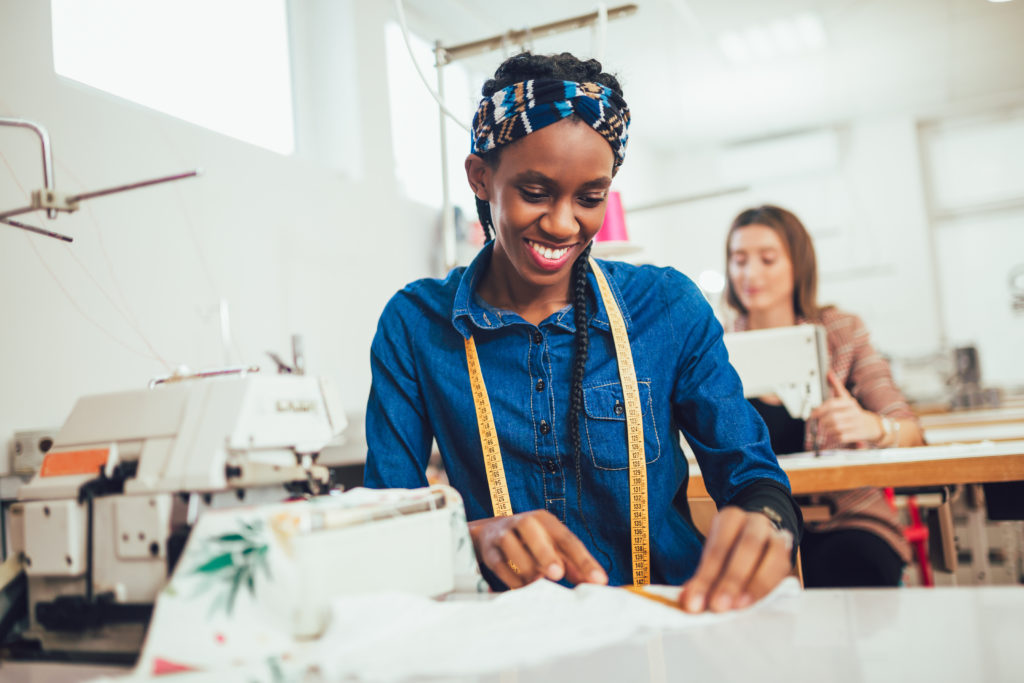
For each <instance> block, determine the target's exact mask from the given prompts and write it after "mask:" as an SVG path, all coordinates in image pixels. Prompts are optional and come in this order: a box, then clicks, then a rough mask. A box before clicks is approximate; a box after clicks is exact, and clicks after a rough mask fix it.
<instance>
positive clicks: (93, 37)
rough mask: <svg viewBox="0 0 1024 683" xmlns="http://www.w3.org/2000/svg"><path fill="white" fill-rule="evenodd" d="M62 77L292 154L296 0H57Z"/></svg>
mask: <svg viewBox="0 0 1024 683" xmlns="http://www.w3.org/2000/svg"><path fill="white" fill-rule="evenodd" d="M51 7H52V11H53V62H54V69H55V70H56V72H57V73H58V74H60V75H61V76H65V77H67V78H71V79H74V80H76V81H79V82H81V83H85V84H87V85H90V86H92V87H94V88H99V89H101V90H105V91H107V92H109V93H112V94H114V95H117V96H119V97H123V98H125V99H128V100H132V101H133V102H137V103H138V104H141V105H144V106H146V107H150V108H152V109H156V110H159V111H162V112H164V113H166V114H170V115H171V116H175V117H177V118H180V119H184V120H186V121H189V122H191V123H195V124H197V125H200V126H203V127H205V128H209V129H210V130H214V131H217V132H219V133H223V134H225V135H229V136H231V137H234V138H238V139H239V140H244V141H246V142H250V143H252V144H255V145H259V146H261V147H264V148H266V149H270V150H273V151H275V152H280V153H282V154H290V153H291V152H292V151H293V150H294V148H295V133H294V123H293V119H292V91H291V64H290V59H289V50H288V17H287V10H286V0H146V1H145V2H141V1H140V0H51Z"/></svg>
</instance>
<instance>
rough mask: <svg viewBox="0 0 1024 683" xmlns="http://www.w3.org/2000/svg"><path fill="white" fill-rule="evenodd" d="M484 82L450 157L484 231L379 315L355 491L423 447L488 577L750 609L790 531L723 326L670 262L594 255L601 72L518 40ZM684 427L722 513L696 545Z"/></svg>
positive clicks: (614, 119) (608, 100)
mask: <svg viewBox="0 0 1024 683" xmlns="http://www.w3.org/2000/svg"><path fill="white" fill-rule="evenodd" d="M482 94H483V99H482V100H481V101H480V105H479V107H478V109H477V114H476V116H475V117H474V121H473V127H472V138H471V140H472V142H471V148H470V154H469V156H468V157H467V158H466V162H465V169H466V177H467V180H468V183H469V186H470V189H471V190H472V191H473V193H474V195H475V196H476V202H477V210H478V213H479V216H480V221H481V224H482V225H483V226H484V231H485V234H486V236H487V239H488V243H487V244H486V245H485V246H484V248H483V249H482V250H481V251H480V253H479V254H478V255H477V257H476V259H475V260H474V261H473V262H472V263H471V264H470V265H469V266H468V267H466V268H456V269H455V270H453V271H452V272H451V273H449V275H448V277H447V278H446V279H444V280H434V279H427V280H419V281H417V282H414V283H412V284H410V285H408V286H407V287H406V288H405V289H403V290H402V291H400V292H399V293H398V294H396V295H395V296H394V297H393V298H392V299H391V301H390V302H389V303H388V305H387V307H386V308H385V310H384V312H383V314H382V315H381V318H380V322H379V324H378V328H377V335H376V337H375V338H374V341H373V347H372V349H371V368H372V372H373V383H372V386H371V389H370V398H369V403H368V406H367V423H366V435H367V443H368V446H369V449H368V453H367V459H366V475H365V481H366V483H367V485H369V486H374V487H419V486H424V485H426V483H427V480H426V476H425V469H426V466H427V461H428V458H429V456H430V451H431V448H430V447H431V441H432V440H436V441H437V445H438V449H439V451H440V453H441V457H442V459H443V460H444V463H445V469H446V471H447V473H448V476H449V479H450V482H451V484H452V485H453V486H454V487H455V488H456V489H458V491H459V492H460V493H461V495H462V496H463V499H464V502H465V504H466V513H467V516H468V519H469V520H470V535H471V537H472V540H473V544H474V548H475V550H476V554H477V559H478V560H479V562H480V565H481V568H482V570H483V571H484V575H485V576H486V577H487V579H488V581H489V582H490V583H491V585H492V586H493V587H495V588H499V589H500V588H505V587H509V588H518V587H520V586H523V585H525V584H527V583H530V582H531V581H533V580H535V579H538V578H542V577H543V578H548V579H551V580H555V581H565V582H568V583H580V582H595V583H605V582H610V583H612V584H628V583H635V584H644V583H649V582H652V581H653V582H657V583H673V584H680V583H683V582H686V584H685V585H686V587H685V590H684V591H683V593H682V596H683V597H682V603H683V607H684V608H686V609H689V610H691V611H702V610H704V609H712V610H716V611H721V610H727V609H733V608H740V607H744V606H746V605H749V604H750V603H751V602H753V601H754V600H757V599H759V598H760V597H762V596H763V595H765V594H767V593H768V591H770V590H771V589H772V588H773V587H774V586H775V585H776V584H778V582H779V581H780V580H781V579H782V578H783V577H784V576H785V575H786V574H787V573H788V572H789V570H790V568H791V563H792V548H793V546H794V540H795V539H798V538H799V536H800V528H801V525H800V520H799V515H798V512H797V510H796V507H795V504H794V503H793V500H792V497H791V496H790V494H789V488H788V482H787V480H786V476H785V474H783V472H782V471H781V469H779V467H778V463H777V462H776V461H775V458H774V456H773V455H772V453H771V449H770V448H769V445H768V436H767V432H766V431H765V429H764V425H763V423H761V422H760V420H759V419H758V417H757V414H756V413H755V412H754V411H753V409H752V408H751V407H750V406H749V404H747V402H746V401H745V400H744V399H743V395H742V390H741V387H740V383H739V378H738V377H737V376H736V373H735V371H733V369H732V367H731V366H730V365H729V363H728V359H727V356H726V352H725V347H724V345H723V343H722V328H721V326H720V325H719V324H718V323H717V321H716V320H715V318H714V315H713V314H712V312H711V308H710V307H709V306H708V304H707V302H706V301H705V300H704V297H703V296H702V295H701V293H700V291H699V290H698V289H697V287H696V286H695V285H694V284H693V283H692V282H691V281H690V280H689V279H687V278H686V277H685V276H683V275H682V274H680V273H679V272H677V271H675V270H673V269H671V268H655V267H652V266H633V265H630V264H626V263H616V262H611V261H598V260H594V259H591V258H590V257H589V255H590V246H591V243H592V242H593V239H594V236H595V235H596V234H597V232H598V230H599V229H600V227H601V223H602V220H603V218H604V213H605V205H606V200H607V196H608V191H609V187H610V185H611V182H612V178H613V177H614V175H615V173H616V171H617V170H618V168H619V165H620V164H621V163H622V161H623V159H624V157H625V149H626V141H627V133H626V131H627V128H628V124H629V108H628V107H627V105H626V102H625V100H624V99H623V96H622V90H621V88H620V87H619V84H618V81H617V79H616V78H615V77H614V76H611V75H609V74H606V73H603V72H602V71H601V65H600V64H599V63H598V62H597V61H595V60H589V61H581V60H579V59H577V58H575V57H573V56H572V55H569V54H561V55H554V56H538V55H532V54H529V53H524V54H521V55H517V56H515V57H512V58H510V59H509V60H507V61H506V62H505V63H504V64H502V65H501V66H500V67H499V68H498V70H497V72H496V73H495V77H494V79H491V80H488V81H487V83H486V84H485V85H484V87H483V90H482ZM680 430H682V431H683V432H685V434H686V438H687V441H688V442H689V443H690V444H691V445H692V446H693V450H694V452H695V453H696V455H697V457H698V459H699V461H700V466H701V470H702V472H704V477H705V481H706V482H710V486H709V489H713V492H712V496H713V497H714V498H715V499H716V501H717V502H718V503H719V504H720V506H721V508H722V511H721V513H720V514H719V516H718V517H717V521H716V522H715V524H714V526H713V528H712V531H711V533H710V535H709V537H708V540H707V544H706V547H705V548H704V549H702V547H701V541H702V539H701V537H700V536H699V535H698V533H697V532H696V530H695V528H694V526H693V524H692V521H691V519H690V512H689V508H688V506H687V504H686V500H685V490H686V479H687V465H686V459H685V457H684V456H683V454H682V451H681V449H680V445H679V444H680V441H679V431H680Z"/></svg>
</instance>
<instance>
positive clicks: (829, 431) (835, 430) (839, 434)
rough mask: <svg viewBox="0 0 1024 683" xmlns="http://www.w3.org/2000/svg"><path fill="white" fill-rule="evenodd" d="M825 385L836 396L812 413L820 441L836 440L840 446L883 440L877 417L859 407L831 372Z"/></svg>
mask: <svg viewBox="0 0 1024 683" xmlns="http://www.w3.org/2000/svg"><path fill="white" fill-rule="evenodd" d="M828 382H829V384H831V385H832V389H833V391H834V392H835V394H836V395H835V396H834V397H833V398H830V399H828V400H827V401H825V402H824V403H822V404H821V405H820V406H818V407H817V408H815V409H814V410H812V411H811V419H812V420H817V421H818V436H819V437H820V438H821V439H822V441H827V440H831V439H838V440H839V442H840V443H844V444H847V443H854V442H856V441H877V440H879V439H880V438H882V435H883V432H882V424H881V422H880V420H879V417H878V415H876V414H875V413H872V412H869V411H867V410H864V409H863V408H861V407H860V403H858V402H857V399H855V398H854V397H853V395H852V394H850V392H849V391H847V390H846V387H844V386H843V383H842V382H840V381H839V378H838V377H836V375H835V373H834V372H832V371H831V370H829V373H828Z"/></svg>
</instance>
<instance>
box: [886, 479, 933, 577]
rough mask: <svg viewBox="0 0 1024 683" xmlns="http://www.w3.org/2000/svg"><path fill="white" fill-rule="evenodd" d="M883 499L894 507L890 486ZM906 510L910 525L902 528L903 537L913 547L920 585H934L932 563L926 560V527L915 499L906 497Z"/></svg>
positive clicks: (893, 493) (892, 492)
mask: <svg viewBox="0 0 1024 683" xmlns="http://www.w3.org/2000/svg"><path fill="white" fill-rule="evenodd" d="M885 499H886V500H888V501H889V505H891V506H892V507H893V509H896V494H895V492H894V491H893V490H892V489H891V488H887V489H885ZM907 512H909V513H910V526H907V527H904V528H903V537H904V538H905V539H907V542H908V543H910V545H911V547H912V548H913V549H914V555H915V556H916V557H917V570H918V572H919V573H920V575H921V585H922V586H928V587H929V588H931V587H933V586H934V585H935V581H934V580H933V579H932V565H931V562H929V561H928V527H927V526H925V524H924V523H922V522H921V511H920V510H918V508H917V500H916V499H915V498H914V497H913V496H908V497H907Z"/></svg>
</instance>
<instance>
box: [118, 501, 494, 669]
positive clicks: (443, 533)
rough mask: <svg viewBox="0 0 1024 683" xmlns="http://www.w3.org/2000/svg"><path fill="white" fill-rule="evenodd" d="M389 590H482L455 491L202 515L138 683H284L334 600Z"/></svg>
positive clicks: (163, 599) (153, 627)
mask: <svg viewBox="0 0 1024 683" xmlns="http://www.w3.org/2000/svg"><path fill="white" fill-rule="evenodd" d="M396 590H397V591H404V592H407V593H409V594H412V595H421V596H429V595H437V594H440V593H447V592H452V591H459V592H481V591H486V590H487V585H486V583H485V582H484V581H483V579H482V577H481V575H480V571H479V567H478V565H477V562H476V557H475V554H474V551H473V545H472V542H471V541H470V538H469V530H468V527H467V526H466V515H465V511H464V509H463V505H462V500H461V498H460V497H459V495H458V493H456V491H455V490H454V489H451V488H448V487H445V486H433V487H429V488H423V489H411V490H410V489H391V490H379V491H375V490H370V489H354V490H352V491H348V492H345V493H343V494H335V495H327V496H318V497H315V498H312V499H309V500H302V501H295V502H287V503H281V504H276V505H263V506H248V507H238V508H230V509H225V510H215V511H209V512H206V513H204V514H203V515H202V516H201V517H200V519H199V521H198V523H197V524H196V526H195V528H194V529H193V530H192V533H191V535H190V536H189V540H188V543H187V545H186V546H185V550H184V552H183V554H182V557H181V559H180V560H179V562H178V564H177V567H176V568H175V571H174V574H173V576H172V577H171V579H170V581H169V582H168V584H167V586H166V587H165V588H164V590H163V591H162V592H161V594H160V595H159V597H158V599H157V603H156V607H155V610H154V614H153V619H152V622H151V623H150V626H149V632H148V634H147V637H146V642H145V644H144V647H143V651H142V655H141V656H140V658H139V663H138V665H137V667H136V675H138V676H140V677H149V676H159V675H161V674H165V673H177V672H182V671H192V672H203V671H205V672H210V673H211V674H212V673H213V672H215V671H221V672H223V671H224V670H225V669H232V670H238V669H239V668H240V669H242V670H249V671H251V670H252V669H253V667H255V668H256V669H258V670H260V671H263V672H265V673H266V680H285V679H287V678H288V676H287V675H286V672H287V671H288V670H289V668H290V666H291V664H290V663H292V664H293V663H295V662H297V661H298V660H299V659H302V657H301V653H302V652H303V649H304V648H306V647H308V645H309V644H310V643H311V642H314V639H315V638H316V637H318V636H319V635H320V634H321V633H322V632H323V631H324V629H326V628H327V626H328V625H329V620H330V603H331V601H332V600H333V598H335V597H337V596H339V595H357V594H366V593H373V592H378V591H389V592H392V593H393V592H394V591H396ZM275 672H276V673H275ZM257 678H262V677H257Z"/></svg>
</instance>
